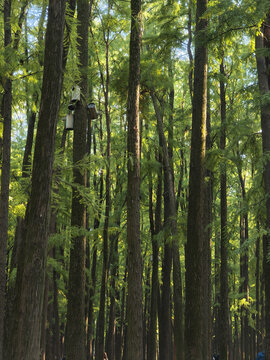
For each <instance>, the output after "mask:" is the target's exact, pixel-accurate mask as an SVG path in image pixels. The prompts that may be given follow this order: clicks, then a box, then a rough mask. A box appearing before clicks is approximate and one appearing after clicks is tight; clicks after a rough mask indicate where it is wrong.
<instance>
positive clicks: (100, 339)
mask: <svg viewBox="0 0 270 360" xmlns="http://www.w3.org/2000/svg"><path fill="white" fill-rule="evenodd" d="M110 7H111V4H110V1H108V16H109V15H110ZM109 35H110V32H109V29H108V30H107V32H106V36H105V34H104V37H105V46H106V81H104V79H103V75H102V86H103V93H104V98H105V117H106V130H107V131H106V132H107V150H106V164H107V166H106V180H105V182H106V190H105V196H106V201H105V221H104V228H103V268H102V280H101V289H100V305H99V315H98V321H97V337H96V359H97V360H103V354H104V329H105V297H106V288H107V281H108V239H109V236H108V232H109V215H110V208H111V173H110V159H111V119H110V113H109V79H110V73H109V41H110V38H109Z"/></svg>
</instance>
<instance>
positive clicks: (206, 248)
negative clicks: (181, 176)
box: [202, 97, 214, 359]
mask: <svg viewBox="0 0 270 360" xmlns="http://www.w3.org/2000/svg"><path fill="white" fill-rule="evenodd" d="M207 100H208V101H207V119H206V128H207V136H206V150H210V149H211V148H212V140H211V123H210V120H211V119H210V97H208V99H207ZM205 176H206V184H205V209H204V214H205V216H204V229H205V231H204V245H203V299H204V300H203V324H204V331H203V340H202V341H203V359H209V358H210V357H211V354H212V316H211V293H212V286H211V285H212V284H211V281H209V279H211V240H212V226H211V223H212V206H213V178H214V175H213V172H212V171H211V170H209V169H206V173H205Z"/></svg>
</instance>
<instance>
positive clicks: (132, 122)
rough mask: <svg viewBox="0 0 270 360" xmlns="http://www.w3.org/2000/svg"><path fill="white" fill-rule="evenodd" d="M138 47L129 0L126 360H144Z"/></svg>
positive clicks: (136, 9) (136, 14)
mask: <svg viewBox="0 0 270 360" xmlns="http://www.w3.org/2000/svg"><path fill="white" fill-rule="evenodd" d="M140 45H141V0H131V33H130V53H129V85H128V103H127V122H128V134H127V137H128V138H127V150H128V188H127V244H128V299H127V324H128V333H127V357H126V358H127V360H138V359H142V358H143V353H142V351H143V338H142V334H143V326H142V321H143V311H142V302H143V299H142V258H141V240H140V121H139V96H140Z"/></svg>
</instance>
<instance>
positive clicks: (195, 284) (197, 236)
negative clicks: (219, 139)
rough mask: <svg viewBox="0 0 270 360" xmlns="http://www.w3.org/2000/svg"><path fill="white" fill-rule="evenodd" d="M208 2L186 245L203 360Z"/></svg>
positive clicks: (191, 355)
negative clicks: (206, 35)
mask: <svg viewBox="0 0 270 360" xmlns="http://www.w3.org/2000/svg"><path fill="white" fill-rule="evenodd" d="M206 8H207V0H198V1H197V13H196V40H195V63H194V93H193V104H192V137H191V154H190V175H189V209H188V227H187V244H186V309H185V319H186V321H185V358H186V360H189V359H192V360H205V359H203V358H202V289H201V287H202V247H203V238H204V229H203V206H204V166H205V165H204V162H205V138H206V107H207V48H206V44H205V43H204V41H203V38H204V36H205V34H204V32H205V31H206V29H207V21H206V19H204V18H203V14H204V13H205V11H206Z"/></svg>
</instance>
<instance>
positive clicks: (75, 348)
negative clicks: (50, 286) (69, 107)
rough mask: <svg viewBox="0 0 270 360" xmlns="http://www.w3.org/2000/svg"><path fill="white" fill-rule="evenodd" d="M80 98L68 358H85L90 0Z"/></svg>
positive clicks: (84, 18)
mask: <svg viewBox="0 0 270 360" xmlns="http://www.w3.org/2000/svg"><path fill="white" fill-rule="evenodd" d="M77 12H78V15H77V16H78V27H77V32H78V52H79V72H80V81H79V88H80V101H78V102H77V104H76V108H75V119H74V138H73V181H74V183H75V186H74V187H73V189H72V210H71V226H72V227H73V228H74V229H76V228H77V229H80V230H81V232H79V233H77V234H76V233H75V235H73V238H72V248H71V251H70V267H69V285H68V305H67V335H66V342H65V344H66V354H67V359H68V360H73V359H76V358H79V359H82V360H85V246H86V237H85V234H84V233H83V232H82V230H84V229H85V228H86V208H85V204H84V203H83V201H82V197H81V193H80V191H81V188H84V187H86V170H85V169H81V168H80V161H81V160H82V159H83V158H84V156H85V155H86V150H87V149H86V125H87V102H86V101H87V89H88V81H87V80H88V77H87V74H88V23H89V1H88V0H80V1H78V2H77Z"/></svg>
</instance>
